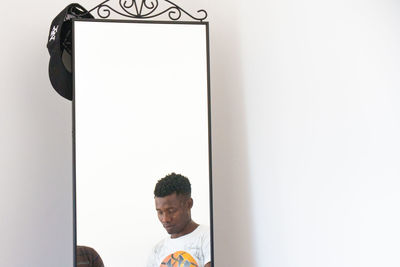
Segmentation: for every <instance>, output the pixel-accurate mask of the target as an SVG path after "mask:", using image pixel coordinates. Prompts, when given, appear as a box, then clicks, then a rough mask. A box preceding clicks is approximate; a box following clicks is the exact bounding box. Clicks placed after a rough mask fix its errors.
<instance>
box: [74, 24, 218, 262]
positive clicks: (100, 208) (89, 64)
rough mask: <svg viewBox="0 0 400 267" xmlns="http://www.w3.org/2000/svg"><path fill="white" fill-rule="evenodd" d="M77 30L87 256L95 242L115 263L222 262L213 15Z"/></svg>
mask: <svg viewBox="0 0 400 267" xmlns="http://www.w3.org/2000/svg"><path fill="white" fill-rule="evenodd" d="M73 34H74V37H73V40H74V55H73V70H74V101H73V117H74V120H73V125H74V132H73V136H74V181H75V183H74V185H75V186H74V187H75V188H74V189H75V190H74V192H75V205H74V207H75V209H74V211H75V212H74V213H75V214H74V219H75V244H76V245H77V246H78V250H77V253H76V258H77V261H78V263H76V264H77V266H79V264H81V263H79V260H82V259H81V258H80V257H84V256H85V255H86V254H93V253H95V252H94V251H93V250H92V249H94V250H95V251H96V252H97V254H98V255H99V256H100V258H101V260H102V261H103V262H104V265H105V266H106V267H127V266H132V267H138V266H148V267H159V266H166V267H167V266H182V267H189V266H199V267H203V266H207V267H208V266H212V260H213V256H212V255H213V251H212V247H213V246H212V240H213V238H212V201H211V164H210V162H211V154H210V153H211V150H210V147H211V146H210V141H211V140H210V136H211V135H210V121H209V117H210V110H209V105H210V103H209V70H208V64H209V63H208V62H209V59H208V24H207V23H203V22H193V23H189V22H188V23H178V22H173V23H168V22H154V21H153V22H149V21H146V22H143V21H116V20H75V21H74V22H73ZM174 174H176V175H174ZM186 178H187V179H186ZM187 181H189V183H190V188H189V189H191V192H189V191H188V190H189V189H188V183H187ZM156 184H157V189H156ZM155 189H156V190H155ZM81 248H83V249H84V251H83V252H82V251H79V249H81ZM89 260H90V259H89ZM175 262H176V263H175ZM174 263H175V265H174Z"/></svg>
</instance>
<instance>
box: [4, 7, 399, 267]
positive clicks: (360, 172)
mask: <svg viewBox="0 0 400 267" xmlns="http://www.w3.org/2000/svg"><path fill="white" fill-rule="evenodd" d="M99 2H100V1H99ZM177 2H178V1H177ZM80 3H81V4H83V5H84V6H87V7H91V6H92V5H93V4H90V3H89V1H81V2H80ZM88 3H89V4H88ZM96 3H97V2H96ZM179 3H180V4H181V5H182V6H186V5H187V6H188V7H189V9H191V8H193V10H194V9H197V8H198V7H205V8H206V9H207V10H208V11H209V16H210V23H211V25H210V26H211V57H212V64H211V67H212V73H211V75H212V84H211V86H212V101H213V102H212V111H213V113H212V116H213V122H212V123H213V145H214V147H213V153H214V154H213V157H214V161H213V164H214V189H215V192H214V193H215V197H214V204H215V208H214V213H215V214H214V219H215V231H216V234H215V241H216V243H215V246H216V248H215V252H216V266H218V267H224V266H271V267H277V266H278V267H279V266H282V267H289V266H290V267H291V266H293V267H301V266H315V267H320V266H324V267H325V266H363V267H365V266H371V267H372V266H399V264H400V258H399V257H398V256H397V254H398V251H399V248H400V245H399V244H400V243H399V242H398V240H399V239H400V230H399V227H398V225H400V215H399V213H398V203H400V194H398V191H399V189H400V183H399V181H398V178H399V177H400V165H399V162H400V141H399V138H398V136H400V110H399V109H400V108H399V105H398V103H399V102H400V93H399V89H400V79H399V75H398V73H399V71H400V63H399V62H400V52H399V49H398V48H399V47H400V34H399V33H400V32H399V30H398V29H400V17H399V16H398V14H399V11H400V4H399V3H398V2H397V1H388V0H386V1H382V0H380V1H379V0H369V1H361V0H347V1H344V0H338V1H317V0H314V1H313V0H304V1H294V0H279V1H278V0H270V1H268V0H266V1H252V2H245V1H238V0H232V1H228V0H219V1H209V0H207V1H191V2H190V3H184V1H183V0H181V1H179ZM67 4H68V2H67V1H61V0H57V1H47V0H42V1H38V2H36V3H33V2H32V3H31V2H16V3H14V2H7V3H5V4H3V8H4V9H5V10H10V11H9V12H7V13H6V12H3V15H2V16H1V24H2V25H3V26H2V27H1V30H0V34H1V36H2V42H1V43H0V51H1V52H0V53H1V59H2V60H1V63H0V70H1V73H2V80H3V82H2V85H1V92H2V95H1V98H0V109H1V112H0V125H1V129H2V131H1V132H0V140H1V141H0V145H1V146H0V147H1V152H2V153H0V172H1V174H0V177H1V178H0V195H1V200H2V201H1V204H0V214H1V217H0V218H1V219H0V229H1V233H2V234H1V237H0V251H1V254H0V255H1V256H0V266H13V267H14V266H15V267H20V266H21V267H22V266H24V267H25V266H41V267H46V266H49V267H53V266H60V267H63V266H71V264H72V259H71V257H72V249H71V247H70V246H71V243H72V228H71V223H72V216H71V209H72V207H71V201H72V191H71V181H70V177H71V164H72V163H71V132H70V127H71V119H70V115H71V105H70V103H69V102H68V101H66V100H64V99H62V98H61V97H59V96H58V95H56V93H55V92H54V91H52V89H51V86H50V84H49V82H48V79H47V62H48V53H47V50H46V48H45V44H46V39H47V33H48V28H49V24H50V22H51V20H52V18H53V17H54V16H55V15H56V14H57V13H58V12H59V11H60V10H61V9H62V8H63V7H64V6H66V5H67ZM13 12H16V15H14V14H13Z"/></svg>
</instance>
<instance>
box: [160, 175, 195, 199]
mask: <svg viewBox="0 0 400 267" xmlns="http://www.w3.org/2000/svg"><path fill="white" fill-rule="evenodd" d="M173 193H176V194H177V195H184V196H188V197H190V195H191V193H192V188H191V185H190V181H189V179H188V178H187V177H185V176H183V175H181V174H176V173H174V172H173V173H171V174H168V175H167V176H165V177H164V178H162V179H160V180H158V182H157V184H156V187H155V189H154V197H165V196H169V195H171V194H173Z"/></svg>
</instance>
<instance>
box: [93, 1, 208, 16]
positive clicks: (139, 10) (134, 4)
mask: <svg viewBox="0 0 400 267" xmlns="http://www.w3.org/2000/svg"><path fill="white" fill-rule="evenodd" d="M109 1H110V0H106V1H104V2H102V3H101V4H99V5H97V6H95V7H94V8H92V9H91V10H89V13H91V12H93V11H95V10H97V15H98V16H99V17H100V18H103V19H106V18H108V17H110V15H111V12H114V13H116V14H119V15H121V16H123V17H128V18H134V19H151V18H155V17H158V16H161V15H163V14H167V15H168V17H169V18H170V19H171V20H174V21H176V20H179V19H180V18H181V17H182V14H185V15H186V16H188V17H190V18H192V19H194V20H197V21H203V20H205V19H206V18H207V12H206V11H205V10H204V9H200V10H198V11H197V15H196V16H194V15H191V14H190V13H189V12H187V11H185V10H184V9H183V8H181V7H180V6H178V5H177V4H175V3H173V2H171V1H169V0H163V3H164V7H161V5H160V3H159V1H158V0H141V1H140V3H138V2H139V1H137V0H119V7H118V8H115V7H112V6H111V5H109V4H108V2H109Z"/></svg>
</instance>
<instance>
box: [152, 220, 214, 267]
mask: <svg viewBox="0 0 400 267" xmlns="http://www.w3.org/2000/svg"><path fill="white" fill-rule="evenodd" d="M175 261H176V262H178V263H179V266H185V267H186V266H187V267H194V266H198V267H204V265H205V264H207V263H209V262H211V251H210V228H209V227H207V226H205V225H199V226H198V227H197V228H196V229H195V230H194V231H193V232H191V233H189V234H187V235H184V236H181V237H178V238H171V237H167V238H165V239H163V240H161V241H160V242H158V243H157V245H155V247H154V248H153V250H152V252H151V254H150V256H149V260H148V262H147V267H160V266H161V267H169V266H175V265H173V263H174V262H175ZM195 264H196V265H195Z"/></svg>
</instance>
